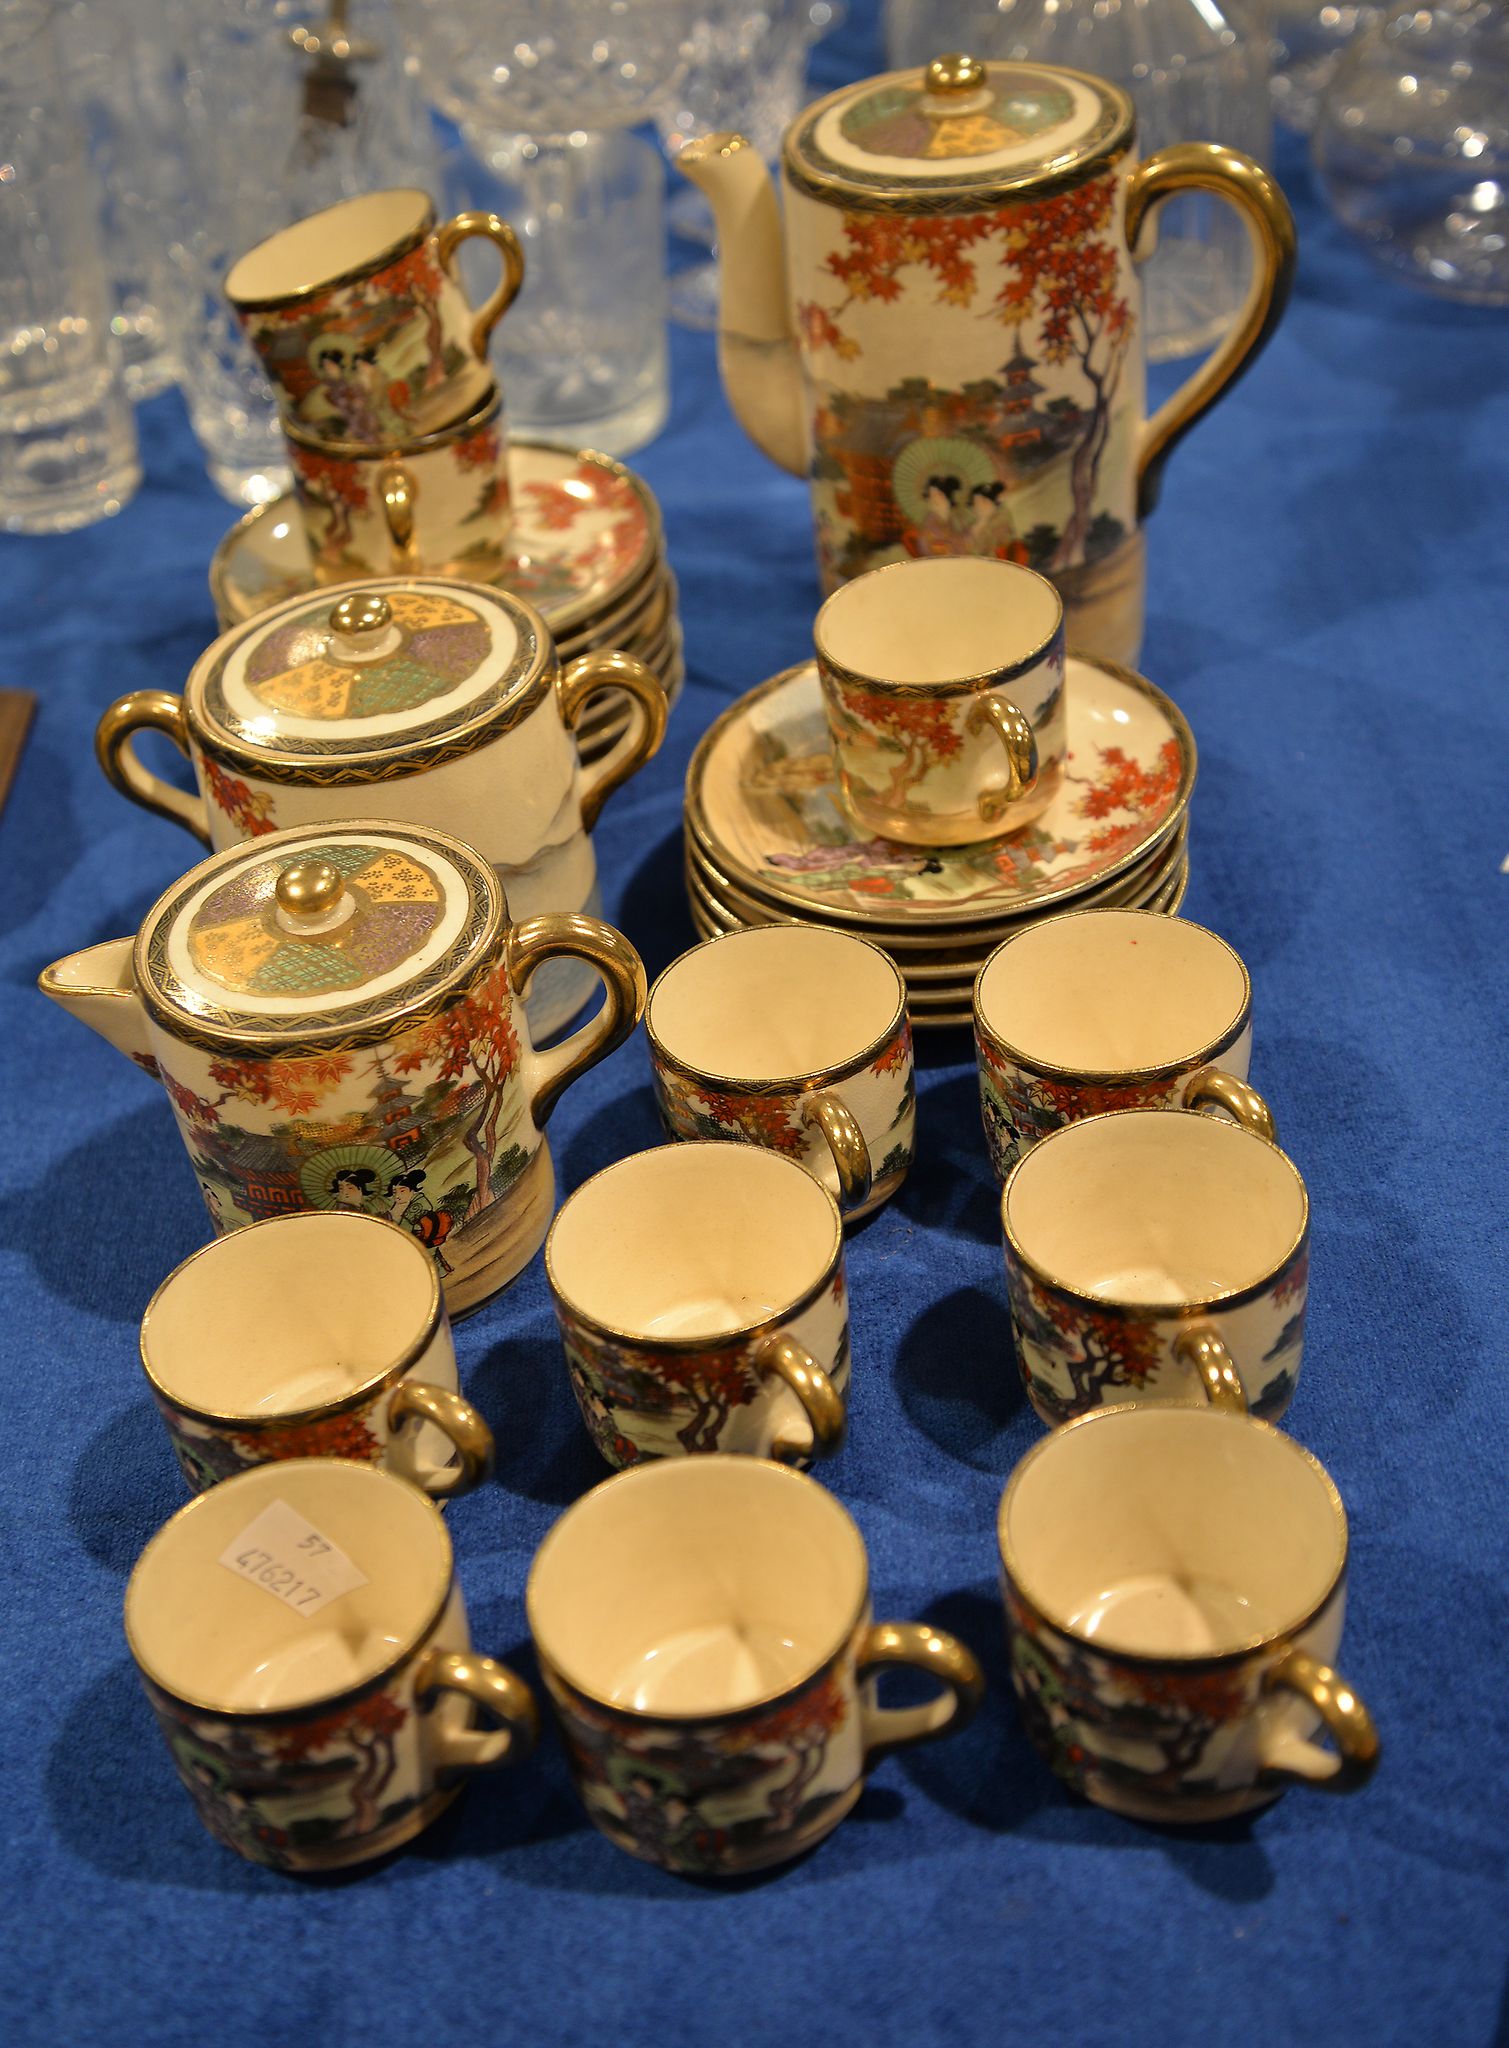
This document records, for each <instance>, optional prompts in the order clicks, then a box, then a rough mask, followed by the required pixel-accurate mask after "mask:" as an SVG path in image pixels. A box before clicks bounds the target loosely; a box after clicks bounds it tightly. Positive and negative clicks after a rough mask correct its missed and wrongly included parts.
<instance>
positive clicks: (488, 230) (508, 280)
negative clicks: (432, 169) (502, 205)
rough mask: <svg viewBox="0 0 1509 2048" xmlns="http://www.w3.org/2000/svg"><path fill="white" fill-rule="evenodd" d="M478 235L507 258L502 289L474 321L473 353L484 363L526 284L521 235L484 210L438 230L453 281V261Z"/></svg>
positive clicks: (443, 262)
mask: <svg viewBox="0 0 1509 2048" xmlns="http://www.w3.org/2000/svg"><path fill="white" fill-rule="evenodd" d="M477 236H480V237H481V238H482V239H483V240H484V241H487V242H491V243H492V244H493V246H494V248H495V249H496V250H497V251H498V254H499V255H500V256H501V257H502V258H503V275H502V278H501V279H500V280H499V283H498V288H497V290H496V291H495V292H494V293H493V295H492V297H491V298H490V299H488V300H487V301H486V303H485V304H484V305H483V306H482V308H481V310H480V311H479V312H478V314H477V316H476V318H475V319H474V320H473V321H472V354H473V355H474V356H476V358H477V360H478V361H479V362H481V361H482V360H484V359H485V357H486V355H487V338H488V336H489V335H490V334H491V333H492V331H493V329H494V328H495V327H496V326H497V324H498V322H499V321H500V320H501V319H502V318H503V315H504V314H505V313H506V312H507V311H508V309H509V307H510V306H511V305H512V304H513V302H514V300H515V299H516V298H517V297H518V296H519V287H520V285H521V284H523V282H524V251H523V249H522V248H521V247H520V245H519V238H518V236H517V235H516V234H515V233H514V231H513V229H512V228H511V227H510V226H509V225H508V222H507V221H506V220H504V219H503V217H502V215H501V214H497V213H488V212H486V211H485V210H480V209H478V210H474V211H472V212H470V213H458V214H457V215H456V216H455V218H454V219H453V220H448V221H443V222H442V223H441V225H440V226H439V227H438V228H436V230H435V249H436V253H437V255H438V256H439V258H440V267H441V269H442V270H444V271H445V272H446V274H447V276H449V277H450V278H452V279H453V280H454V279H455V276H456V274H455V272H454V271H453V270H452V269H451V258H452V257H453V256H454V255H455V253H456V251H457V250H458V249H459V248H460V247H461V244H462V243H463V242H469V241H472V240H473V239H474V238H476V237H477Z"/></svg>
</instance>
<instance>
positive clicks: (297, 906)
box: [274, 860, 345, 924]
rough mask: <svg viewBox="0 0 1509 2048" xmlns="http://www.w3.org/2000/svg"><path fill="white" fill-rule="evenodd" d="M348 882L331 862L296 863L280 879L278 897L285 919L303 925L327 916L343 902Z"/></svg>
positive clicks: (287, 868)
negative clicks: (287, 918) (343, 894)
mask: <svg viewBox="0 0 1509 2048" xmlns="http://www.w3.org/2000/svg"><path fill="white" fill-rule="evenodd" d="M344 887H345V883H344V882H343V881H342V879H341V871H340V869H339V868H338V867H336V866H335V864H334V863H333V862H332V861H328V860H296V861H295V862H294V863H293V865H292V866H291V867H286V868H284V870H283V872H282V873H281V874H280V875H279V876H278V881H277V888H276V890H275V892H274V893H275V894H276V896H277V899H278V908H279V910H281V911H282V912H283V914H284V916H285V917H289V918H292V919H294V920H296V921H297V922H298V923H300V924H306V923H310V922H312V921H314V920H315V919H317V918H323V917H328V916H329V915H330V913H331V911H332V910H334V909H335V907H336V905H337V904H338V903H339V902H340V900H341V891H342V890H343V889H344Z"/></svg>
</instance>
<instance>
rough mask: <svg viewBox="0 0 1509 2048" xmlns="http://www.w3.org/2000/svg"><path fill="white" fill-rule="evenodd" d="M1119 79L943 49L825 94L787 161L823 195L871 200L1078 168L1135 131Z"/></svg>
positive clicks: (975, 197)
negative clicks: (915, 67)
mask: <svg viewBox="0 0 1509 2048" xmlns="http://www.w3.org/2000/svg"><path fill="white" fill-rule="evenodd" d="M1131 133H1132V109H1131V102H1130V101H1129V100H1128V99H1127V97H1126V95H1125V94H1124V93H1123V92H1121V91H1120V90H1119V89H1118V88H1117V87H1116V86H1114V85H1109V84H1107V83H1106V82H1105V81H1104V80H1102V79H1098V78H1091V77H1089V76H1088V75H1086V74H1085V73H1082V72H1078V71H1064V70H1059V69H1057V68H1048V67H1045V66H1041V65H1035V64H1018V63H999V64H984V63H981V62H980V61H979V60H978V59H977V58H974V57H967V56H949V57H939V58H935V59H934V61H933V62H932V63H931V64H929V65H927V66H925V67H924V68H923V69H922V70H919V71H894V72H889V73H887V74H886V75H885V76H883V77H880V78H869V79H866V80H864V82H863V83H862V84H860V85H858V86H849V87H846V88H845V89H844V90H843V91H842V92H837V93H834V94H832V95H831V96H830V97H829V98H828V99H825V100H820V101H819V102H818V103H817V105H816V106H814V107H812V108H810V109H809V110H808V112H807V114H806V115H805V116H803V118H802V119H801V121H800V122H799V123H798V124H797V125H796V127H794V128H793V129H792V131H791V134H790V136H789V138H788V141H787V145H786V169H787V173H788V175H789V176H790V177H792V179H793V181H794V182H795V183H796V184H797V185H798V186H800V187H805V188H806V189H809V190H812V191H814V192H815V193H816V194H817V196H819V197H833V198H835V199H839V200H845V201H850V202H852V203H853V204H855V205H856V206H858V207H860V208H863V206H864V204H865V200H866V197H867V196H875V195H880V194H890V195H896V194H905V193H910V194H911V195H912V196H913V198H914V199H915V200H916V203H917V204H918V206H919V207H920V208H922V209H927V208H928V207H930V206H932V207H936V206H937V205H938V204H939V203H940V202H941V203H942V204H943V205H944V207H945V208H946V209H947V208H948V207H950V206H951V204H952V203H953V202H954V201H955V200H957V201H958V203H960V204H966V203H969V204H972V203H978V202H980V201H983V200H987V199H988V198H989V196H990V194H991V193H992V192H993V191H999V192H1005V191H1010V190H1013V189H1017V188H1020V187H1021V186H1024V185H1027V184H1031V183H1035V182H1037V181H1038V180H1040V179H1043V178H1057V177H1064V176H1067V175H1072V174H1074V173H1075V172H1077V171H1079V170H1082V169H1083V168H1084V167H1086V166H1087V165H1089V164H1090V163H1092V162H1095V161H1098V160H1100V159H1101V158H1103V157H1104V156H1106V155H1108V154H1109V153H1111V152H1112V151H1114V150H1116V149H1118V148H1120V147H1121V146H1123V145H1124V144H1125V143H1126V142H1128V141H1129V140H1130V138H1131Z"/></svg>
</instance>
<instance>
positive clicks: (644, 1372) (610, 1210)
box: [545, 1144, 849, 1465]
mask: <svg viewBox="0 0 1509 2048" xmlns="http://www.w3.org/2000/svg"><path fill="white" fill-rule="evenodd" d="M545 1273H546V1277H547V1279H548V1280H549V1282H550V1291H551V1294H552V1296H553V1297H554V1301H555V1312H556V1320H557V1321H558V1322H559V1324H560V1328H561V1342H562V1344H563V1346H564V1347H565V1352H566V1364H567V1367H568V1368H569V1370H570V1374H571V1385H572V1390H573V1392H574V1393H575V1395H576V1400H577V1406H578V1407H579V1408H580V1409H581V1412H582V1420H583V1421H584V1422H585V1423H586V1425H587V1430H588V1433H589V1434H590V1436H591V1438H592V1441H593V1442H594V1443H595V1444H596V1446H597V1448H598V1449H599V1450H600V1451H601V1452H602V1454H603V1456H604V1457H605V1458H606V1459H607V1460H608V1462H609V1464H611V1465H632V1464H634V1463H636V1462H637V1461H638V1460H639V1459H641V1458H676V1457H682V1456H685V1455H688V1454H691V1453H699V1454H700V1453H706V1452H710V1451H733V1452H740V1453H744V1454H746V1455H749V1456H753V1457H761V1458H779V1459H781V1460H782V1461H783V1462H785V1463H788V1464H801V1463H805V1462H806V1461H807V1460H808V1459H810V1458H817V1457H825V1456H827V1455H828V1454H829V1453H830V1452H832V1451H836V1450H837V1449H838V1447H839V1445H840V1443H841V1442H842V1441H843V1434H844V1418H845V1402H846V1398H847V1394H848V1386H849V1302H848V1290H847V1287H846V1285H845V1281H844V1253H843V1227H842V1224H841V1222H840V1220H839V1214H838V1210H837V1208H836V1207H835V1205H834V1202H833V1198H832V1196H831V1195H829V1194H828V1193H827V1191H826V1190H825V1189H824V1188H822V1187H820V1186H819V1185H818V1183H817V1181H816V1180H814V1179H813V1177H812V1176H811V1175H810V1174H808V1173H806V1172H804V1171H803V1170H802V1168H801V1167H799V1166H797V1165H796V1164H795V1163H794V1162H793V1161H791V1160H789V1159H783V1158H782V1157H781V1156H780V1155H779V1154H778V1153H774V1152H766V1151H762V1150H756V1149H754V1148H752V1147H750V1146H748V1145H737V1144H709V1145H686V1146H682V1145H666V1146H661V1147H659V1148H657V1149H655V1150H652V1151H649V1152H637V1153H635V1154H633V1155H632V1157H630V1158H628V1159H623V1160H620V1161H619V1163H618V1164H617V1165H616V1166H610V1167H607V1168H606V1169H605V1170H604V1171H603V1172H602V1173H599V1174H596V1175H595V1176H594V1177H593V1178H592V1179H591V1180H589V1181H588V1182H587V1183H586V1184H585V1185H584V1186H583V1187H580V1188H578V1189H577V1191H576V1193H575V1194H574V1195H572V1196H571V1197H570V1198H569V1199H568V1200H567V1201H566V1202H564V1203H563V1204H562V1206H561V1212H560V1214H559V1215H558V1216H557V1217H556V1219H555V1222H554V1223H553V1224H552V1225H551V1229H550V1236H549V1238H548V1239H547V1240H546V1244H545Z"/></svg>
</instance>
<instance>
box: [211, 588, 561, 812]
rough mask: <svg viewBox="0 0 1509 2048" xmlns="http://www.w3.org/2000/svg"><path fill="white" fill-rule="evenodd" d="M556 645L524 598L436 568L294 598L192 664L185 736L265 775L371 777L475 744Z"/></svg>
mask: <svg viewBox="0 0 1509 2048" xmlns="http://www.w3.org/2000/svg"><path fill="white" fill-rule="evenodd" d="M553 665H554V650H553V647H552V645H551V641H550V635H549V633H548V631H547V630H546V627H545V623H544V621H543V619H541V617H540V615H539V613H538V612H537V611H535V610H534V608H533V606H531V605H528V604H525V603H524V602H523V600H522V599H520V598H516V597H513V596H511V595H510V594H509V593H508V592H506V591H502V590H494V589H490V588H488V587H486V586H484V585H483V584H480V583H463V582H459V581H457V580H455V579H453V578H449V577H444V576H431V577H419V576H404V577H399V576H378V577H372V578H369V579H368V580H366V581H364V582H360V583H351V584H344V585H342V586H341V587H340V588H339V589H334V590H326V591H319V592H314V593H309V592H305V593H303V594H301V595H300V596H297V597H293V598H289V599H288V600H286V601H285V602H284V603H282V604H280V605H277V606H275V607H273V608H272V609H271V610H269V611H266V612H261V613H259V614H258V615H257V617H256V618H255V619H252V620H250V621H248V622H247V623H246V624H244V625H240V626H236V627H234V628H232V630H231V631H230V632H229V633H225V634H222V635H221V637H220V638H219V639H218V640H217V641H215V642H214V644H213V645H212V646H210V647H208V648H207V649H206V650H205V652H204V653H203V654H202V655H201V656H200V657H199V660H198V661H197V662H196V663H195V664H194V668H193V671H192V673H191V674H190V676H189V681H188V687H187V689H186V691H185V693H184V708H185V710H186V712H187V714H188V720H189V724H190V726H191V728H192V729H193V731H194V733H195V736H196V738H198V739H199V741H200V743H201V744H202V745H203V746H205V747H206V748H207V749H208V750H209V751H210V752H211V753H213V754H215V755H216V756H218V757H219V758H220V759H222V760H228V761H232V762H235V763H237V764H239V765H240V766H242V767H244V768H246V769H248V770H250V771H251V772H252V773H254V774H256V775H259V776H261V777H263V778H264V779H265V780H270V781H285V782H287V781H299V782H320V783H326V784H330V783H339V782H379V781H382V780H383V779H385V778H386V777H388V776H391V775H404V774H411V773H413V771H414V770H415V769H417V768H422V767H425V766H434V765H436V764H437V763H438V762H439V761H441V760H449V759H452V758H454V757H455V756H456V755H458V754H463V753H467V752H469V751H470V750H471V749H472V748H474V747H478V746H481V745H483V744H485V743H486V742H487V741H488V740H490V739H492V738H494V737H495V736H496V735H497V734H498V733H499V732H502V731H506V730H507V728H508V727H509V726H511V725H513V724H516V723H517V722H518V720H519V719H521V718H523V717H524V716H525V715H526V714H527V713H528V712H529V711H531V710H533V709H534V707H535V705H536V704H537V703H538V702H539V700H540V698H541V697H542V696H543V694H544V692H545V691H546V689H548V688H549V684H550V677H551V674H552V671H553Z"/></svg>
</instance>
